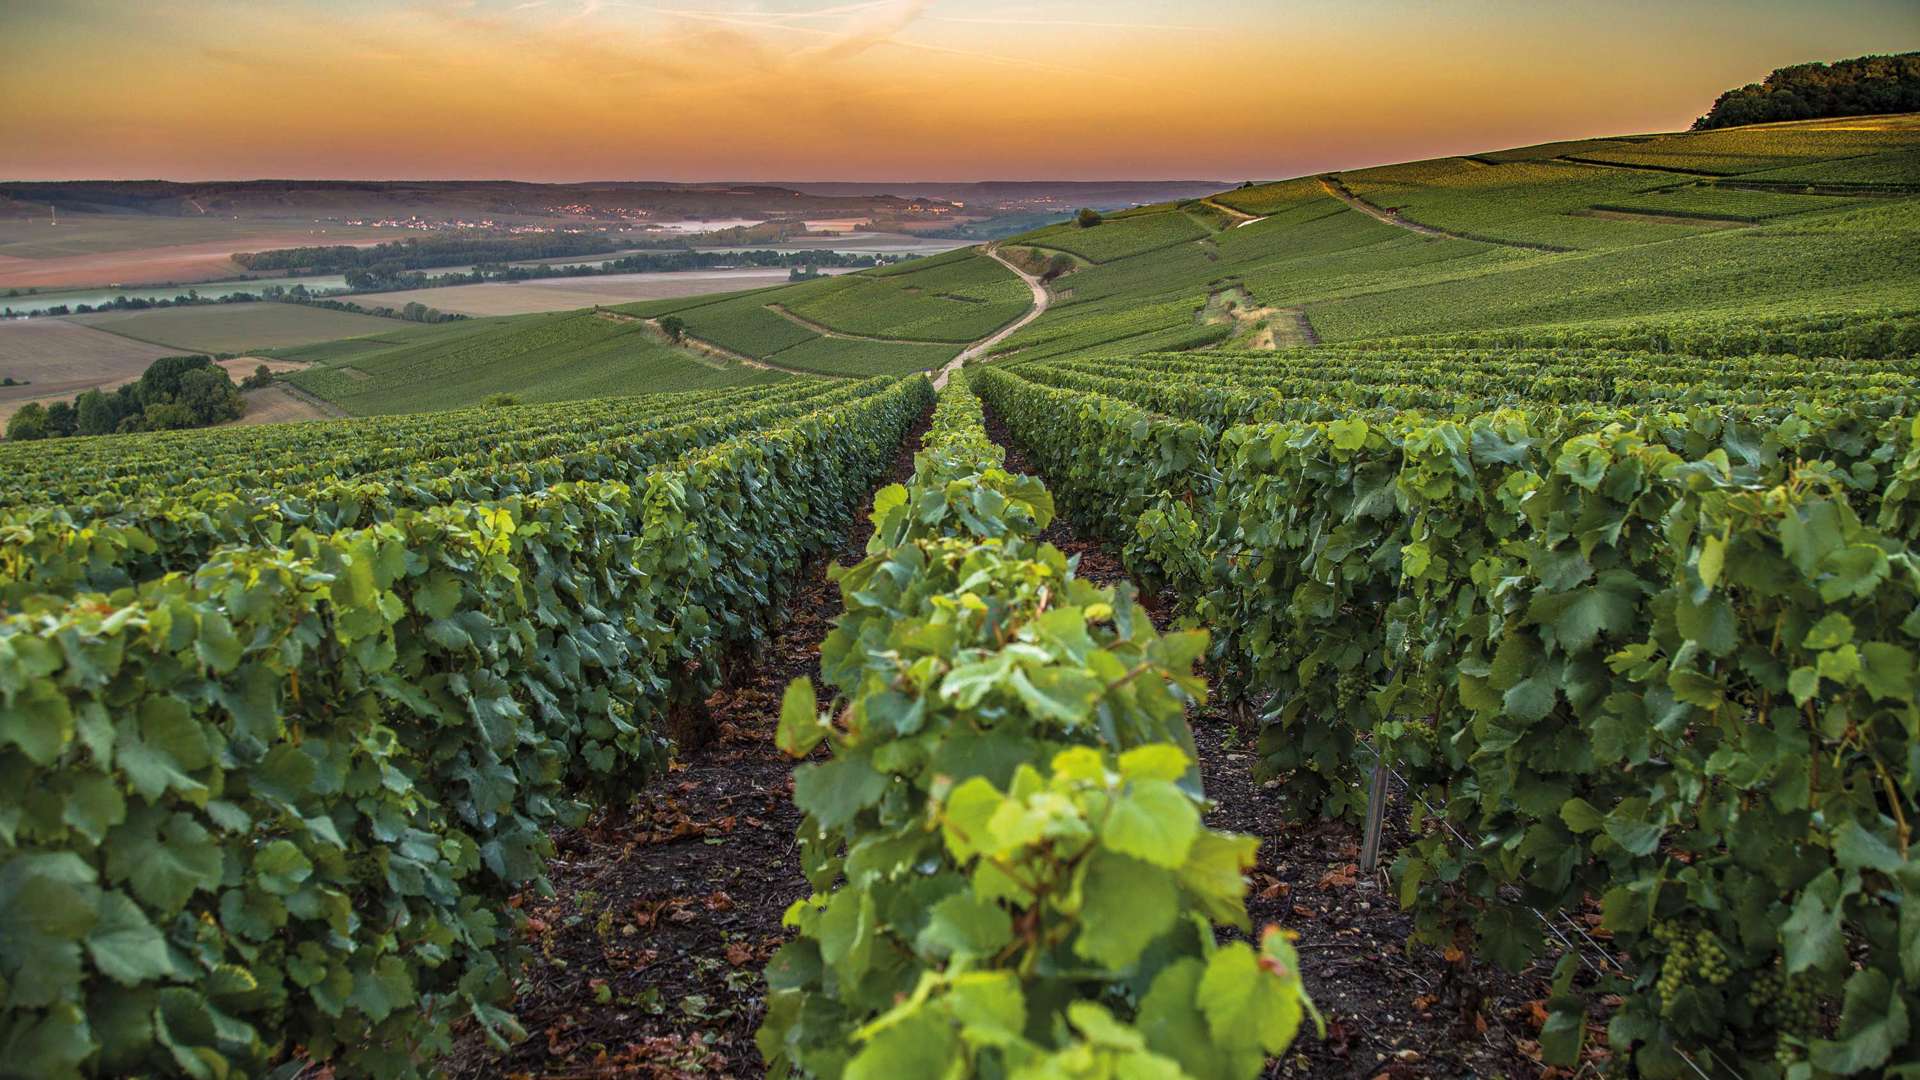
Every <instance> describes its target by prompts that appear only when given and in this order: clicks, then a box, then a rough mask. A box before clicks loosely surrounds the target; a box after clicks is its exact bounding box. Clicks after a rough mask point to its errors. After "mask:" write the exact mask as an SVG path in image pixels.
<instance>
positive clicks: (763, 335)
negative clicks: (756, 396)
mask: <svg viewBox="0 0 1920 1080" xmlns="http://www.w3.org/2000/svg"><path fill="white" fill-rule="evenodd" d="M1031 303H1032V298H1031V294H1030V293H1029V292H1028V291H1027V287H1026V285H1024V284H1022V283H1021V281H1020V279H1019V278H1018V277H1015V276H1014V275H1013V273H1011V272H1010V271H1008V270H1007V269H1006V268H1005V267H1003V266H1001V265H1000V264H999V263H997V262H994V261H993V260H992V259H989V258H987V257H986V256H984V255H981V254H979V253H978V252H975V251H972V250H968V249H962V250H960V251H955V252H950V253H948V254H945V255H936V256H934V257H932V258H929V259H916V260H913V261H911V262H906V263H901V264H897V265H894V266H889V267H884V268H881V269H878V270H869V271H863V272H861V273H858V274H845V275H841V276H838V277H832V278H822V279H818V280H814V281H805V282H799V283H796V284H792V285H783V286H780V287H777V288H772V289H757V290H754V291H752V292H744V293H732V294H728V295H723V296H700V297H686V298H683V299H677V300H649V301H644V302H642V303H638V304H625V305H621V306H620V307H618V308H616V309H615V310H617V311H621V312H624V313H627V314H632V315H639V316H642V317H644V318H657V317H659V316H662V315H668V314H672V315H675V316H677V317H679V318H680V319H681V320H683V321H684V322H685V323H686V325H687V332H688V333H690V334H692V335H693V336H694V337H697V338H700V339H701V340H703V341H710V342H712V343H714V344H716V345H719V346H720V347H722V348H725V349H730V350H732V351H733V352H737V353H740V354H742V355H745V356H751V357H753V358H755V359H758V360H764V361H766V362H768V363H771V364H777V365H779V366H781V367H787V368H793V369H795V370H798V371H814V372H820V373H823V374H829V375H854V376H868V375H901V374H906V373H909V372H914V371H924V370H927V369H929V368H934V367H938V366H940V365H941V364H943V363H945V362H946V361H948V360H950V359H952V358H953V356H954V355H955V354H956V353H958V352H959V351H960V349H961V347H962V346H964V345H966V344H968V343H970V342H973V341H977V340H979V339H980V338H983V337H986V336H987V335H989V334H991V333H993V332H994V331H995V330H998V329H999V328H1000V327H1002V326H1005V325H1006V324H1007V323H1009V322H1012V321H1013V320H1014V319H1016V318H1018V317H1019V316H1020V315H1022V314H1024V313H1025V312H1026V310H1027V308H1028V306H1029V305H1030V304H1031ZM776 308H782V309H785V310H786V311H787V312H789V313H791V314H792V315H793V316H795V317H797V318H788V317H786V316H784V315H781V314H780V313H779V312H778V311H777V310H775V309H776ZM805 323H814V324H817V325H819V326H821V327H825V328H826V329H827V331H828V333H827V334H825V335H823V334H821V333H819V332H818V331H816V330H813V329H810V328H809V327H808V326H807V325H805ZM837 335H844V336H837ZM861 338H875V339H881V340H858V339H861Z"/></svg>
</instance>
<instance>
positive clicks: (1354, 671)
mask: <svg viewBox="0 0 1920 1080" xmlns="http://www.w3.org/2000/svg"><path fill="white" fill-rule="evenodd" d="M1333 689H1334V694H1335V695H1336V696H1337V698H1338V700H1339V702H1340V711H1341V712H1343V713H1348V712H1354V711H1356V710H1358V709H1360V708H1362V707H1364V704H1365V702H1366V699H1367V693H1368V691H1369V690H1370V689H1372V688H1371V687H1369V686H1368V685H1367V676H1366V673H1365V672H1363V671H1361V670H1360V669H1359V668H1357V667H1352V668H1348V669H1347V670H1345V671H1342V672H1341V673H1340V678H1339V679H1338V680H1337V681H1336V682H1335V683H1334V684H1333Z"/></svg>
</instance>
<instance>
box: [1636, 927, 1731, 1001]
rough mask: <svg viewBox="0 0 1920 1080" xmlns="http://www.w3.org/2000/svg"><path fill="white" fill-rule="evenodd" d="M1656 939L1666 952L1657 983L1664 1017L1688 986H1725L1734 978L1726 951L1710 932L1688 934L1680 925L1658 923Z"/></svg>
mask: <svg viewBox="0 0 1920 1080" xmlns="http://www.w3.org/2000/svg"><path fill="white" fill-rule="evenodd" d="M1653 940H1655V941H1657V942H1659V943H1660V946H1661V948H1662V949H1663V950H1665V952H1666V957H1665V959H1663V960H1662V961H1661V963H1660V981H1659V983H1658V989H1659V991H1660V1012H1661V1014H1662V1015H1666V1014H1668V1013H1670V1012H1671V1010H1672V1009H1673V1001H1674V999H1675V998H1677V997H1679V996H1680V991H1681V990H1684V989H1686V988H1687V987H1688V986H1690V985H1693V986H1697V985H1701V984H1705V985H1708V986H1715V987H1719V986H1725V985H1726V983H1727V980H1728V979H1730V978H1732V977H1733V966H1732V965H1731V964H1730V963H1728V961H1727V951H1726V950H1725V949H1724V948H1722V947H1721V945H1720V940H1719V939H1718V938H1716V937H1714V936H1713V931H1711V930H1704V929H1703V930H1694V931H1688V930H1687V928H1686V927H1683V926H1681V925H1680V924H1679V923H1674V922H1657V923H1654V924H1653Z"/></svg>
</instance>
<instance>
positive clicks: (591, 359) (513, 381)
mask: <svg viewBox="0 0 1920 1080" xmlns="http://www.w3.org/2000/svg"><path fill="white" fill-rule="evenodd" d="M279 355H282V356H285V357H287V358H289V359H295V360H308V361H312V362H315V363H317V364H320V365H322V366H319V367H316V368H313V369H311V370H308V371H304V372H301V373H299V374H297V375H294V376H292V377H291V381H292V382H293V383H294V384H295V385H296V386H298V387H300V388H301V389H303V390H306V391H308V392H310V393H312V394H315V395H317V396H319V397H322V398H325V399H327V400H328V401H331V402H333V403H334V404H336V405H338V406H340V407H341V408H343V409H345V410H346V411H348V412H350V413H353V414H355V415H373V414H378V413H396V412H418V411H424V410H429V409H451V408H459V407H462V406H466V405H474V404H478V403H479V402H481V401H484V400H485V399H486V397H487V396H488V395H490V394H495V393H510V394H513V395H514V396H516V397H518V398H519V399H520V400H522V401H526V402H540V401H563V400H567V399H570V398H588V397H602V396H608V395H616V394H651V393H657V392H662V391H668V390H700V389H708V388H712V387H718V386H734V385H741V384H746V383H759V382H770V381H775V380H778V379H782V378H786V377H787V376H783V375H781V374H779V373H778V372H769V371H760V370H756V369H753V368H747V367H741V366H737V365H721V364H718V363H716V362H712V361H707V360H704V359H701V358H696V357H695V356H694V355H692V354H691V353H688V352H686V351H683V350H681V349H677V348H674V347H672V346H669V345H667V344H665V343H663V342H661V341H660V340H658V338H657V337H656V335H655V334H654V333H653V332H652V331H651V330H649V329H648V328H647V327H645V326H644V325H642V324H640V323H638V322H632V321H616V320H613V319H608V318H603V317H601V316H597V315H595V314H593V313H592V312H566V313H561V314H555V315H520V316H510V317H506V318H500V319H471V320H466V321H462V322H454V323H444V324H441V325H437V326H421V327H411V328H408V329H406V330H401V331H398V332H390V333H385V334H381V335H378V336H377V337H374V338H363V339H358V340H354V341H341V342H327V343H324V344H321V345H316V346H311V347H307V348H295V349H286V350H282V351H281V352H280V353H279Z"/></svg>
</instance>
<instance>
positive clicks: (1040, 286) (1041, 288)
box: [933, 246, 1053, 390]
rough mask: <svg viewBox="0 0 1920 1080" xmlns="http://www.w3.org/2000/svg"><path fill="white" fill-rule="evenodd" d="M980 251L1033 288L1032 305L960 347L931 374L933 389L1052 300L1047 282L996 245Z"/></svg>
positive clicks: (1028, 321)
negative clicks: (991, 330) (1030, 272)
mask: <svg viewBox="0 0 1920 1080" xmlns="http://www.w3.org/2000/svg"><path fill="white" fill-rule="evenodd" d="M980 251H981V253H982V254H984V255H986V256H987V257H988V258H990V259H992V260H993V261H994V262H997V263H999V264H1000V265H1001V266H1004V267H1006V268H1007V269H1009V270H1011V271H1013V272H1014V273H1016V274H1018V275H1020V280H1021V281H1024V282H1026V283H1027V288H1029V289H1031V290H1033V306H1032V307H1030V308H1028V309H1027V313H1026V314H1024V315H1022V316H1020V317H1019V318H1017V319H1015V320H1013V321H1012V322H1010V323H1008V324H1007V325H1005V326H1003V327H1001V328H1000V329H998V330H995V331H994V332H993V333H991V334H988V335H987V336H986V337H983V338H981V339H980V340H979V341H976V342H974V343H973V344H971V345H969V346H967V347H966V348H964V349H962V350H960V355H958V356H956V357H954V358H953V359H951V360H949V361H947V363H946V365H945V366H944V367H942V368H941V369H940V373H939V374H938V375H936V376H934V379H933V387H934V389H936V390H938V389H941V388H942V387H944V386H946V385H947V376H948V375H951V374H953V373H954V372H955V371H958V370H960V367H961V365H963V364H965V363H966V362H967V361H969V360H978V359H979V358H981V357H983V356H985V355H986V354H987V350H989V349H991V348H993V347H994V346H995V345H998V344H1000V343H1001V342H1003V341H1005V340H1007V339H1008V338H1010V337H1012V336H1013V335H1014V334H1015V333H1016V332H1018V331H1019V330H1020V329H1021V328H1022V327H1024V326H1026V325H1027V324H1028V323H1030V322H1032V321H1033V320H1035V319H1037V318H1039V317H1040V316H1041V314H1043V313H1044V312H1045V311H1046V310H1047V306H1048V305H1049V304H1051V303H1052V302H1053V297H1052V295H1051V294H1049V293H1048V292H1047V283H1046V282H1044V281H1041V280H1040V279H1039V278H1038V277H1037V276H1035V275H1033V274H1029V273H1027V272H1026V271H1025V270H1022V269H1020V268H1019V267H1017V266H1015V265H1013V264H1012V263H1010V262H1008V261H1007V260H1006V259H1005V258H1003V257H1002V256H1001V254H1000V249H999V248H998V247H993V246H988V247H983V248H981V249H980Z"/></svg>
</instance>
